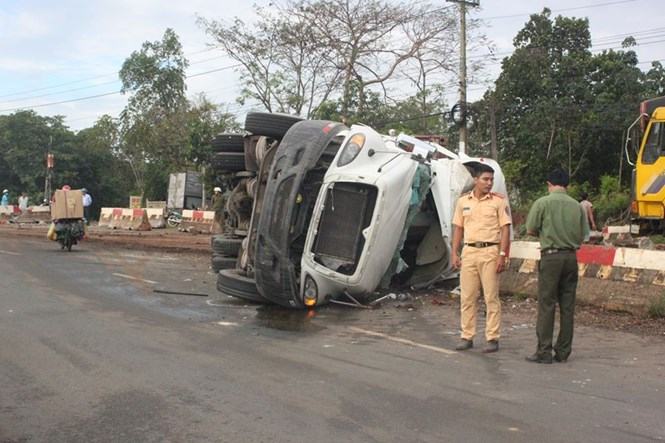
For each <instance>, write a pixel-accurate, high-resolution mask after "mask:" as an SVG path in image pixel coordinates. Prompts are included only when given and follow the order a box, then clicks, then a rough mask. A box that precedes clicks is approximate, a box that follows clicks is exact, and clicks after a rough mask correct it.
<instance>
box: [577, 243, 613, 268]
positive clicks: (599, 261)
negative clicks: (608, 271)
mask: <svg viewBox="0 0 665 443" xmlns="http://www.w3.org/2000/svg"><path fill="white" fill-rule="evenodd" d="M616 251H617V250H616V248H606V247H605V246H593V245H582V247H581V248H580V249H579V250H578V251H577V261H578V262H579V263H584V264H587V265H604V266H611V265H612V264H614V256H615V255H616Z"/></svg>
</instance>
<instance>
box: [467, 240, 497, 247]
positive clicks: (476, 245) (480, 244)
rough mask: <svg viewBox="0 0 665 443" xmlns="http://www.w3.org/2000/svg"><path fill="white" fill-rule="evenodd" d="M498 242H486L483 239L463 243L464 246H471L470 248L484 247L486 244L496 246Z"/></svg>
mask: <svg viewBox="0 0 665 443" xmlns="http://www.w3.org/2000/svg"><path fill="white" fill-rule="evenodd" d="M497 245H498V243H488V242H484V241H477V242H472V243H464V246H471V247H472V248H486V247H488V246H497Z"/></svg>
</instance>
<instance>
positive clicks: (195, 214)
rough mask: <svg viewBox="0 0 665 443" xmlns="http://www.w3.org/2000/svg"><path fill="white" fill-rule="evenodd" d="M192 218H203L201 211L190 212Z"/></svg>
mask: <svg viewBox="0 0 665 443" xmlns="http://www.w3.org/2000/svg"><path fill="white" fill-rule="evenodd" d="M192 219H193V220H203V211H194V212H193V214H192Z"/></svg>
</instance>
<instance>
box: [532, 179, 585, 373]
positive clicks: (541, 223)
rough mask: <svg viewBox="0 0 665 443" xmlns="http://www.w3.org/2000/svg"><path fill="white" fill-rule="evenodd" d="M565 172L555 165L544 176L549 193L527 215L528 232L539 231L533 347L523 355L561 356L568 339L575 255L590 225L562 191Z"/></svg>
mask: <svg viewBox="0 0 665 443" xmlns="http://www.w3.org/2000/svg"><path fill="white" fill-rule="evenodd" d="M567 186H568V173H566V172H565V171H562V170H560V169H558V170H555V171H553V172H551V173H550V175H549V176H548V177H547V190H548V191H549V195H547V196H545V197H541V198H539V199H538V200H536V201H535V202H534V204H533V206H532V207H531V210H530V211H529V215H528V216H527V219H526V230H527V234H529V235H534V236H539V237H540V263H539V268H538V319H537V321H536V334H537V336H538V348H537V350H536V353H535V354H533V355H530V356H528V357H527V358H526V359H527V361H530V362H534V363H552V351H554V360H556V361H558V362H565V361H566V360H568V356H569V355H570V352H571V350H572V345H573V317H574V315H575V292H576V290H577V275H578V274H577V272H578V270H577V256H576V253H575V251H576V250H577V249H579V247H580V244H582V241H583V240H584V238H586V237H587V236H588V235H589V225H588V223H587V217H586V214H585V212H584V209H583V208H582V207H581V206H580V205H579V203H577V201H576V200H574V199H573V198H572V197H570V196H569V195H568V194H567V193H566V187H567ZM557 303H558V304H559V311H560V315H559V323H560V324H559V337H558V338H557V341H556V344H555V345H554V346H552V335H553V332H552V331H553V329H554V311H555V308H556V305H557Z"/></svg>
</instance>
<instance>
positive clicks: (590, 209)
mask: <svg viewBox="0 0 665 443" xmlns="http://www.w3.org/2000/svg"><path fill="white" fill-rule="evenodd" d="M588 211H589V220H590V221H591V229H593V230H594V231H595V230H596V219H595V218H594V217H593V206H589V209H588Z"/></svg>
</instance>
